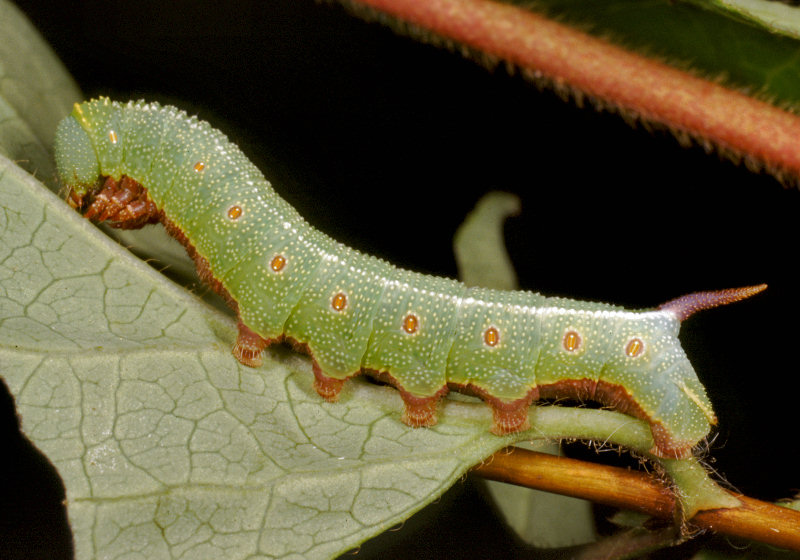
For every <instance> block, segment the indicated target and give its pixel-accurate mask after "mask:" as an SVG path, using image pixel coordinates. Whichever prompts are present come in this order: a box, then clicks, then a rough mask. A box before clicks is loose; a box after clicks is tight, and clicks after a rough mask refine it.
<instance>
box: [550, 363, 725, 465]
mask: <svg viewBox="0 0 800 560" xmlns="http://www.w3.org/2000/svg"><path fill="white" fill-rule="evenodd" d="M538 389H539V397H540V398H543V399H564V398H566V399H574V400H576V401H579V402H585V401H594V402H596V403H599V404H601V405H603V406H606V407H608V408H613V409H614V410H616V411H617V412H621V413H623V414H627V415H628V416H633V417H634V418H638V419H640V420H644V421H645V422H647V423H648V424H649V425H650V426H651V428H652V434H653V442H654V445H653V447H652V449H650V453H652V454H653V455H656V456H657V457H664V458H668V459H685V458H687V457H691V455H692V443H693V442H685V441H676V440H674V439H673V438H672V436H671V435H670V434H669V432H668V431H667V430H666V429H665V428H664V426H663V425H662V424H661V423H660V422H655V421H653V419H652V418H651V417H650V415H649V414H647V413H646V412H645V411H644V410H643V409H642V407H641V406H639V403H637V402H636V401H635V400H634V399H633V396H632V395H631V394H630V393H629V392H628V390H627V389H626V388H625V387H623V386H622V385H617V384H615V383H608V382H606V381H602V380H599V381H598V380H595V379H588V378H584V379H565V380H562V381H557V382H556V383H550V384H548V385H539V387H538ZM712 423H714V422H712Z"/></svg>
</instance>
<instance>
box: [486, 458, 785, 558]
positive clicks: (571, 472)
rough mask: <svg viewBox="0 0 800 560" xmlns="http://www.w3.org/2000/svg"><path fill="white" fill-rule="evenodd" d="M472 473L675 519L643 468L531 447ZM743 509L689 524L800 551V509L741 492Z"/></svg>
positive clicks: (670, 500) (667, 497) (660, 487)
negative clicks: (610, 464)
mask: <svg viewBox="0 0 800 560" xmlns="http://www.w3.org/2000/svg"><path fill="white" fill-rule="evenodd" d="M472 472H474V473H476V474H478V475H479V476H481V477H483V478H487V479H490V480H498V481H501V482H507V483H510V484H516V485H518V486H525V487H527V488H534V489H536V490H545V491H547V492H554V493H557V494H564V495H566V496H574V497H576V498H583V499H586V500H591V501H593V502H597V503H601V504H606V505H610V506H614V507H619V508H624V509H628V510H633V511H638V512H641V513H645V514H647V515H651V516H653V517H659V518H666V519H671V518H673V516H674V515H675V508H676V504H675V498H674V497H673V495H672V493H671V492H670V491H669V489H668V488H667V487H666V486H664V484H662V483H661V482H659V481H657V480H655V479H654V478H653V477H652V476H650V475H647V474H646V473H643V472H636V471H629V470H626V469H621V468H618V467H610V466H606V465H598V464H595V463H588V462H586V461H578V460H576V459H569V458H566V457H556V456H554V455H547V454H545V453H538V452H536V451H528V450H526V449H519V448H511V450H508V449H504V450H501V451H498V452H497V453H495V454H494V455H492V456H491V457H490V458H489V459H487V460H486V461H485V462H484V463H483V464H481V465H480V466H478V467H476V468H475V469H474V470H473V471H472ZM735 496H736V498H738V499H739V500H740V501H741V502H742V506H741V507H737V508H727V509H716V510H707V511H701V512H700V513H698V514H697V515H695V516H694V517H693V518H692V519H691V520H690V522H689V523H690V524H691V525H693V526H696V527H698V528H701V529H708V530H711V531H715V532H717V533H722V534H725V535H731V536H737V537H745V538H748V539H753V540H756V541H760V542H763V543H766V544H770V545H774V546H780V547H783V548H787V549H789V550H795V551H800V512H798V511H794V510H791V509H789V508H784V507H780V506H776V505H773V504H769V503H766V502H762V501H760V500H756V499H753V498H748V497H747V496H741V495H738V494H736V495H735Z"/></svg>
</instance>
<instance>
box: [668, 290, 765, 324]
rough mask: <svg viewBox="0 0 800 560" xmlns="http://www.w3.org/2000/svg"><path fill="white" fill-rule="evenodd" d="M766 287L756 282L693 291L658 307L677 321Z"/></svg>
mask: <svg viewBox="0 0 800 560" xmlns="http://www.w3.org/2000/svg"><path fill="white" fill-rule="evenodd" d="M766 289H767V285H766V284H758V285H757V286H745V287H743V288H730V289H727V290H716V291H711V292H694V293H692V294H686V295H685V296H681V297H678V298H675V299H673V300H670V301H668V302H666V303H662V304H661V305H659V306H658V308H659V309H660V310H662V311H669V312H671V313H673V314H674V315H675V317H677V318H678V320H679V321H685V320H686V319H688V318H689V317H691V316H692V315H694V314H695V313H697V312H698V311H702V310H704V309H711V308H712V307H719V306H720V305H727V304H729V303H735V302H737V301H741V300H743V299H747V298H749V297H752V296H754V295H756V294H758V293H760V292H763V291H764V290H766Z"/></svg>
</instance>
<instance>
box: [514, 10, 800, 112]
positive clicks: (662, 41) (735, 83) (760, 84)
mask: <svg viewBox="0 0 800 560" xmlns="http://www.w3.org/2000/svg"><path fill="white" fill-rule="evenodd" d="M510 3H515V4H518V3H519V2H510ZM526 4H527V3H526ZM719 4H720V2H709V1H700V0H698V1H696V2H668V1H666V0H614V1H613V2H574V1H572V0H540V1H538V2H536V4H535V10H536V11H543V12H544V13H546V14H548V15H549V16H551V17H553V18H555V19H557V20H559V21H563V22H564V23H568V24H571V25H575V26H577V27H578V28H580V29H583V30H584V31H587V32H589V33H591V34H593V35H597V36H600V37H605V38H607V39H609V40H611V41H612V42H614V43H618V44H620V45H622V46H624V47H626V48H629V49H631V50H634V51H639V52H642V53H644V54H647V55H650V56H654V57H657V58H659V59H662V60H666V61H668V62H670V63H673V64H675V65H677V66H679V67H683V68H690V69H691V72H693V73H696V74H699V75H702V76H706V77H709V78H711V79H722V80H723V81H724V82H725V83H727V84H729V85H731V86H732V87H734V88H742V89H745V90H747V91H750V92H753V93H758V94H760V95H761V96H763V97H766V98H768V99H772V100H775V101H777V102H778V103H783V104H792V105H797V104H798V102H800V59H798V57H797V49H798V42H797V39H796V35H797V26H796V23H795V24H792V23H790V21H795V22H796V21H797V20H798V19H800V16H798V14H800V8H797V7H789V6H785V5H782V4H780V3H779V2H737V4H738V7H737V9H738V13H736V11H733V12H732V11H731V10H730V9H728V8H726V9H724V10H719V7H720V6H719ZM731 4H733V3H731ZM745 4H749V7H747V8H748V9H750V12H751V13H756V8H763V7H764V6H765V5H768V4H771V5H774V6H775V8H773V9H774V10H780V11H781V12H785V13H786V14H787V15H788V14H790V17H791V20H789V21H783V22H782V24H781V26H780V27H781V28H784V27H789V28H792V31H791V35H794V36H788V35H786V34H779V33H776V32H775V31H777V30H778V29H776V28H775V27H774V25H775V24H774V23H771V22H769V20H768V19H762V21H761V22H760V23H761V24H760V25H753V24H751V23H750V21H743V19H742V18H741V17H739V16H740V15H741V14H742V10H744V9H745V8H746V6H745ZM712 7H713V8H714V9H713V10H712V9H711V8H712ZM726 15H727V16H728V17H725V16H726ZM731 16H735V17H731ZM749 19H750V18H749ZM779 21H780V20H779ZM765 26H766V27H765Z"/></svg>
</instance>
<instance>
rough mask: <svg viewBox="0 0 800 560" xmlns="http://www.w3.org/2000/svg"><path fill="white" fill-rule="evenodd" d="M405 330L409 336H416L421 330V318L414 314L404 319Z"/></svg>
mask: <svg viewBox="0 0 800 560" xmlns="http://www.w3.org/2000/svg"><path fill="white" fill-rule="evenodd" d="M403 330H404V331H406V332H407V333H408V334H414V333H415V332H417V331H418V330H419V318H418V317H417V316H416V315H414V314H413V313H409V314H408V315H406V317H405V319H403Z"/></svg>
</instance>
